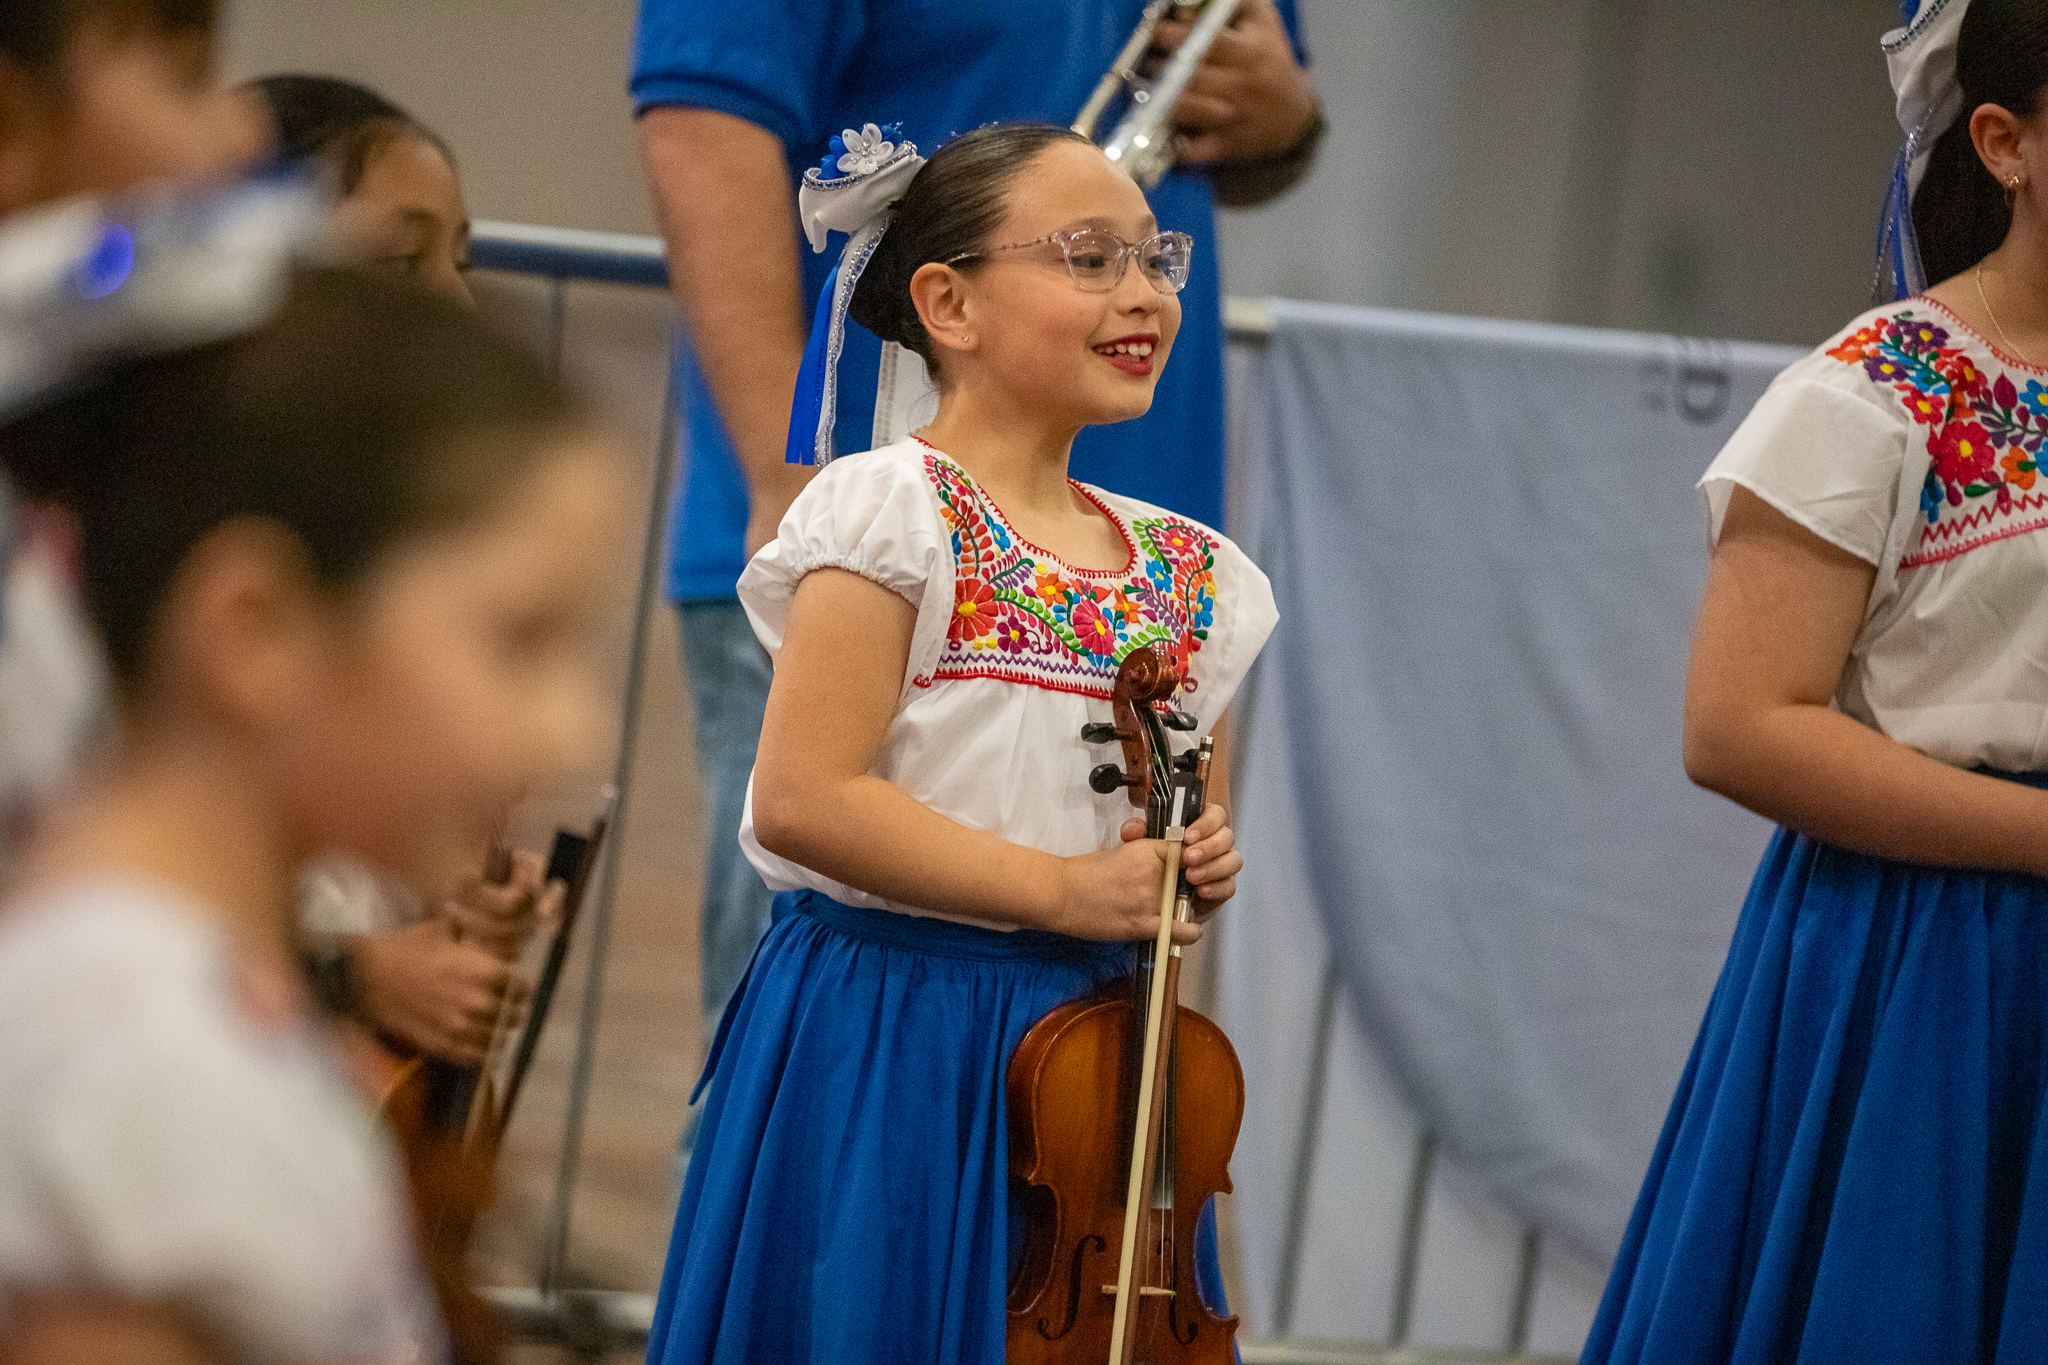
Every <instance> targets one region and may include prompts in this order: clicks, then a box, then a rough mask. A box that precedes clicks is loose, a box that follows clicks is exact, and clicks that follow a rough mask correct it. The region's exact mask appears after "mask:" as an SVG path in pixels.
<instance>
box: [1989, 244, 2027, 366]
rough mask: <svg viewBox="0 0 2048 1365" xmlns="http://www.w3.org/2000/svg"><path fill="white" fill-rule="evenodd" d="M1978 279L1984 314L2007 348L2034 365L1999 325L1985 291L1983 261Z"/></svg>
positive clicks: (1996, 314) (1996, 315)
mask: <svg viewBox="0 0 2048 1365" xmlns="http://www.w3.org/2000/svg"><path fill="white" fill-rule="evenodd" d="M1976 279H1977V301H1978V302H1979V303H1981V304H1983V305H1984V315H1985V316H1986V317H1988V318H1990V319H1991V326H1992V328H1993V329H1994V330H1996V331H1997V333H1998V339H1999V340H2000V341H2002V342H2004V343H2005V349H2006V350H2008V351H2010V352H2011V353H2012V354H2013V355H2016V356H2018V357H2019V358H2020V359H2021V360H2023V361H2026V363H2027V364H2029V365H2033V364H2034V362H2033V361H2031V360H2027V353H2026V352H2025V351H2022V350H2021V349H2020V348H2019V347H2017V346H2015V345H2013V344H2012V338H2011V337H2009V336H2007V335H2006V334H2005V328H2003V327H2001V326H1999V322H1998V313H1997V312H1996V311H1995V310H1994V309H1993V308H1992V307H1991V296H1990V295H1988V294H1986V293H1985V292H1984V263H1983V262H1982V261H1979V262H1977V274H1976ZM2034 368H2035V369H2039V368H2040V366H2038V365H2034Z"/></svg>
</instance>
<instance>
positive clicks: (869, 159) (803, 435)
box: [787, 123, 924, 465]
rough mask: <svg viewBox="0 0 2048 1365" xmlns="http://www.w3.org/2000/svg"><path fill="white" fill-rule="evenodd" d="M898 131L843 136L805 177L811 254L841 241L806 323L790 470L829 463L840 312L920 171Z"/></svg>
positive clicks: (871, 128) (804, 214) (802, 204)
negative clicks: (839, 236)
mask: <svg viewBox="0 0 2048 1365" xmlns="http://www.w3.org/2000/svg"><path fill="white" fill-rule="evenodd" d="M901 130H902V125H901V124H897V123H892V124H889V125H888V126H887V127H878V126H876V125H875V124H872V123H870V124H868V125H866V126H865V127H863V128H860V129H858V130H856V129H853V128H848V129H847V130H845V131H844V132H842V133H840V134H839V136H837V137H835V138H833V139H832V144H831V146H832V149H831V151H830V152H828V153H827V154H826V156H825V159H824V161H823V162H822V163H821V164H820V165H817V166H813V167H811V168H810V169H808V170H806V171H805V172H804V181H803V186H802V187H801V188H800V189H799V190H798V191H797V196H796V206H797V216H798V218H799V219H801V220H802V222H803V227H804V236H805V237H806V238H808V239H809V240H810V243H811V250H812V251H823V250H824V249H825V246H826V244H827V242H828V241H829V240H830V238H831V234H832V233H834V232H841V233H844V234H846V246H845V247H844V248H843V249H842V250H841V251H840V253H839V263H838V264H837V265H836V266H834V267H833V268H832V271H831V273H830V274H828V275H827V276H826V277H825V287H824V289H823V290H822V291H821V292H820V293H819V295H818V311H817V316H816V317H815V318H813V319H812V322H811V339H810V344H809V345H807V346H805V347H804V363H803V368H802V369H800V370H798V371H797V378H796V401H795V403H794V404H793V405H792V408H791V411H790V417H789V449H788V457H787V458H788V461H789V463H790V464H806V465H808V464H818V465H821V464H825V463H827V462H829V461H830V460H831V459H832V456H833V454H834V451H833V448H832V424H833V421H834V420H835V419H836V418H837V416H838V408H839V356H840V353H841V352H842V351H843V350H845V348H846V310H847V308H848V307H849V306H850V305H851V304H852V302H853V289H854V286H855V285H856V284H858V283H859V282H860V272H861V271H862V270H864V269H866V268H867V263H868V261H869V259H870V258H871V257H872V256H873V255H874V254H875V248H876V247H877V246H879V245H880V244H881V241H882V234H883V233H884V232H886V231H888V228H889V206H890V205H891V204H894V203H895V202H896V201H897V200H898V199H901V198H902V197H903V192H904V190H905V189H906V188H907V187H908V186H909V184H910V180H911V177H913V176H915V175H916V174H917V168H918V167H919V166H922V165H923V164H924V158H923V157H921V156H919V155H918V154H917V144H916V143H914V142H904V141H902V140H901Z"/></svg>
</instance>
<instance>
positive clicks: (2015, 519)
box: [1827, 311, 2048, 569]
mask: <svg viewBox="0 0 2048 1365" xmlns="http://www.w3.org/2000/svg"><path fill="white" fill-rule="evenodd" d="M1827 354H1828V355H1830V356H1832V357H1833V358H1834V359H1836V360H1839V361H1842V362H1843V363H1844V364H1852V365H1860V366H1862V368H1863V372H1864V373H1865V374H1867V375H1869V376H1870V378H1871V379H1872V380H1873V381H1874V382H1876V383H1879V384H1884V385H1886V386H1888V387H1890V388H1891V389H1893V390H1895V391H1896V392H1897V393H1898V394H1899V396H1900V398H1902V399H1903V400H1904V402H1905V404H1906V412H1907V414H1908V415H1909V416H1911V417H1912V419H1913V421H1914V422H1915V423H1916V424H1918V425H1920V426H1924V427H1926V428H1927V453H1928V455H1929V457H1930V463H1929V465H1928V469H1927V477H1926V480H1925V481H1924V482H1923V483H1922V484H1921V487H1920V511H1921V514H1922V515H1923V516H1925V517H1926V519H1927V524H1926V525H1925V526H1923V527H1922V528H1921V530H1920V539H1919V541H1918V542H1917V543H1916V544H1915V545H1914V546H1913V547H1912V548H1911V549H1909V550H1908V551H1907V553H1906V557H1905V558H1904V559H1903V560H1901V561H1900V564H1899V567H1900V568H1902V569H1911V568H1918V567H1919V566H1921V565H1924V564H1935V563H1939V562H1940V561H1942V560H1946V559H1954V558H1955V557H1956V556H1957V555H1960V554H1963V553H1964V552H1966V551H1968V550H1973V549H1975V548H1977V547H1978V546H1980V545H1988V544H1990V543H1992V542H1993V541H1998V540H2004V539H2006V538H2007V537H2009V536H2016V535H2023V534H2025V533H2026V532H2028V531H2037V530H2040V529H2041V528H2043V527H2048V496H2044V493H2048V489H2044V493H2036V492H2033V491H2031V490H2032V489H2033V487H2034V482H2035V477H2036V473H2037V471H2038V469H2039V468H2040V464H2039V461H2040V455H2041V445H2042V442H2043V441H2044V440H2048V385H2044V384H2043V383H2042V381H2040V380H2038V379H2028V380H2027V381H2026V389H2025V391H2024V392H2022V391H2021V390H2020V389H2019V388H2017V387H2015V385H2014V384H2013V381H2012V380H2011V379H2010V378H2009V377H2008V376H2006V375H2004V374H2002V373H2001V374H1999V375H1998V376H1996V377H1995V378H1994V377H1992V376H1989V375H1986V374H1985V373H1984V371H1983V369H1982V368H1981V367H1980V366H1979V365H1978V364H1977V362H1976V361H1975V360H1974V359H1972V358H1971V357H1970V356H1969V355H1968V354H1967V353H1965V352H1964V350H1963V348H1962V347H1961V346H1960V345H1952V344H1951V343H1950V336H1949V331H1948V329H1947V328H1946V327H1943V326H1941V325H1939V324H1937V323H1934V322H1931V321H1929V320H1927V319H1925V318H1920V317H1915V316H1914V315H1913V313H1912V312H1911V311H1904V312H1900V313H1897V314H1894V315H1892V316H1890V317H1883V318H1879V319H1877V320H1876V321H1875V322H1873V323H1871V324H1870V325H1869V326H1866V327H1859V328H1858V329H1856V331H1854V332H1852V333H1850V334H1849V335H1848V336H1846V337H1844V338H1843V339H1842V340H1841V341H1840V342H1839V343H1837V344H1836V345H1834V346H1831V347H1829V348H1828V352H1827Z"/></svg>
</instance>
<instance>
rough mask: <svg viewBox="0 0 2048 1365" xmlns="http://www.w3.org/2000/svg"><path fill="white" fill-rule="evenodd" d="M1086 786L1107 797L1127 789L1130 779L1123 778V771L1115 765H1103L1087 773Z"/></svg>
mask: <svg viewBox="0 0 2048 1365" xmlns="http://www.w3.org/2000/svg"><path fill="white" fill-rule="evenodd" d="M1088 785H1089V786H1090V787H1093V788H1094V789H1095V790H1096V791H1098V792H1101V793H1102V794H1103V795H1104V796H1107V795H1109V794H1110V793H1111V792H1114V791H1122V790H1123V789H1124V788H1125V787H1128V786H1129V785H1130V779H1129V778H1127V777H1125V776H1124V770H1123V769H1122V768H1119V767H1117V766H1116V764H1114V763H1104V764H1102V765H1101V766H1100V767H1097V768H1095V769H1093V770H1091V771H1090V772H1089V774H1088Z"/></svg>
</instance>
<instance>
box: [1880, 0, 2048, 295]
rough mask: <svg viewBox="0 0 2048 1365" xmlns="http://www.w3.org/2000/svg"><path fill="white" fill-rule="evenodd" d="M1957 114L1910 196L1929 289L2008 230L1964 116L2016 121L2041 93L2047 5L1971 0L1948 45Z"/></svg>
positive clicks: (1998, 188) (2047, 71)
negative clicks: (2003, 114) (2001, 111)
mask: <svg viewBox="0 0 2048 1365" xmlns="http://www.w3.org/2000/svg"><path fill="white" fill-rule="evenodd" d="M1956 80H1957V82H1958V83H1959V84H1960V85H1961V86H1962V87H1963V111H1962V113H1960V114H1959V115H1957V116H1956V121H1955V123H1954V125H1953V126H1951V127H1950V128H1949V129H1948V131H1947V132H1945V133H1943V134H1942V135H1941V137H1940V139H1939V140H1938V141H1936V142H1935V144H1934V151H1933V153H1932V154H1931V155H1930V156H1929V158H1928V162H1927V170H1926V171H1925V173H1923V174H1922V176H1921V179H1920V187H1919V189H1918V190H1917V191H1915V193H1914V195H1913V231H1914V234H1915V235H1916V236H1918V237H1919V239H1920V260H1921V263H1922V264H1923V265H1924V266H1925V267H1926V271H1927V279H1928V282H1929V283H1930V284H1931V283H1933V282H1935V281H1937V280H1945V279H1948V278H1949V277H1950V276H1952V275H1959V274H1961V273H1962V272H1963V271H1965V270H1968V269H1969V268H1970V267H1971V266H1973V265H1975V264H1976V263H1977V262H1979V261H1981V260H1983V259H1984V258H1985V257H1986V256H1988V255H1990V254H1991V253H1992V252H1993V251H1994V250H1996V249H1997V248H1998V244H1999V243H2001V242H2003V241H2004V240H2005V235H2006V233H2007V232H2008V231H2010V230H2011V228H2012V209H2011V207H2010V206H2008V205H2007V203H2006V199H2005V187H2004V186H2003V185H2001V184H1999V183H1998V181H1997V180H1996V179H1994V178H1993V177H1992V174H1991V172H1990V171H1989V170H1987V169H1986V168H1985V166H1984V162H1983V159H1982V158H1981V157H1979V156H1978V155H1977V148H1976V146H1975V144H1973V143H1972V142H1971V141H1970V115H1971V114H1973V113H1975V112H1976V110H1977V107H1978V106H1979V105H1983V104H1996V105H2000V106H2002V107H2003V108H2005V109H2008V110H2010V111H2011V112H2012V113H2013V114H2014V115H2016V116H2017V117H2019V118H2022V119H2032V118H2033V117H2034V115H2035V114H2037V113H2038V112H2039V111H2040V108H2041V94H2042V90H2043V87H2044V86H2048V3H2043V0H1972V3H1971V5H1970V8H1969V9H1968V10H1967V11H1965V12H1964V14H1963V24H1962V30H1961V32H1960V33H1959V34H1958V35H1957V39H1956Z"/></svg>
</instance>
